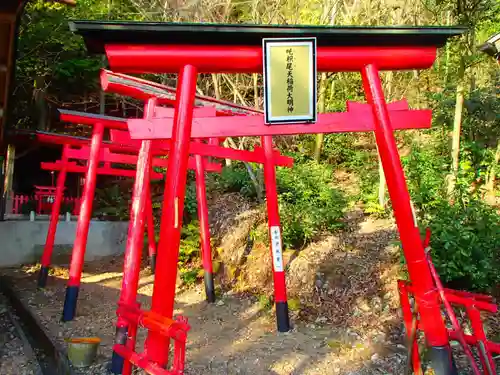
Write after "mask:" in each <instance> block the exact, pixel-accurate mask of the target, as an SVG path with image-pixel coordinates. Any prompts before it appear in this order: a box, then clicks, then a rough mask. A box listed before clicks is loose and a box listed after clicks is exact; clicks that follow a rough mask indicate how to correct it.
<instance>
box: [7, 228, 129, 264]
mask: <svg viewBox="0 0 500 375" xmlns="http://www.w3.org/2000/svg"><path fill="white" fill-rule="evenodd" d="M76 225H77V223H76V221H70V222H66V221H62V222H59V224H58V226H57V235H56V241H55V246H54V253H53V264H68V263H69V260H70V256H71V251H72V249H73V243H74V241H75V233H76ZM48 228H49V222H48V221H34V222H30V221H19V220H16V221H3V222H0V267H11V266H17V265H21V264H29V263H36V262H39V261H40V257H41V255H42V252H43V247H44V244H45V239H46V237H47V231H48ZM127 230H128V222H123V221H91V222H90V228H89V236H88V241H87V251H86V253H85V260H86V261H89V260H93V259H96V258H99V257H103V256H109V255H115V254H121V253H123V252H124V251H125V243H126V240H127Z"/></svg>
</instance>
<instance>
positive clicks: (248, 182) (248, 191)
mask: <svg viewBox="0 0 500 375" xmlns="http://www.w3.org/2000/svg"><path fill="white" fill-rule="evenodd" d="M216 188H217V189H220V190H221V191H223V192H226V193H230V192H237V193H241V194H242V195H244V196H245V197H247V198H255V197H256V196H257V192H256V191H255V186H254V184H253V183H252V179H251V178H250V175H249V174H248V171H247V169H246V167H245V165H244V164H243V163H233V164H232V165H231V166H227V167H225V168H224V169H223V170H222V173H221V174H220V176H217V177H216Z"/></svg>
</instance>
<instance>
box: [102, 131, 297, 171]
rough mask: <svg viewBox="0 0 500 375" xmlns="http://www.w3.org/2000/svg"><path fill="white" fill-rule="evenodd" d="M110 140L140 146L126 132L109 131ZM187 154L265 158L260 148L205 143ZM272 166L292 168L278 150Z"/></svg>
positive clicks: (194, 145)
mask: <svg viewBox="0 0 500 375" xmlns="http://www.w3.org/2000/svg"><path fill="white" fill-rule="evenodd" d="M110 134H111V139H112V140H113V141H114V142H116V143H121V144H133V145H136V144H140V142H141V141H140V140H138V139H131V138H130V134H129V133H128V132H124V131H120V130H114V129H112V130H111V131H110ZM167 142H168V143H167ZM163 144H164V145H165V148H167V145H168V148H170V147H169V145H170V140H166V142H165V143H163ZM189 152H190V153H191V154H195V155H201V156H213V157H216V158H221V159H231V160H239V161H246V162H247V163H260V164H262V163H264V161H265V156H264V151H263V149H262V148H261V147H259V146H255V147H254V149H253V151H248V150H236V149H234V148H228V147H222V146H219V145H218V144H216V143H214V142H209V143H208V144H207V143H198V142H191V143H190V145H189ZM273 162H274V164H276V165H278V166H281V167H289V168H291V167H292V166H293V158H291V157H289V156H284V155H281V153H280V151H279V150H274V161H273Z"/></svg>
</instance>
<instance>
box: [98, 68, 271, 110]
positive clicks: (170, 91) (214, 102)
mask: <svg viewBox="0 0 500 375" xmlns="http://www.w3.org/2000/svg"><path fill="white" fill-rule="evenodd" d="M101 87H102V89H103V90H104V91H106V92H112V93H115V94H119V95H124V96H130V97H132V98H135V99H138V100H141V101H146V100H148V99H149V98H151V97H156V98H157V99H158V100H159V102H160V103H162V102H163V103H167V104H170V105H172V106H174V105H175V91H176V89H175V88H173V87H169V86H165V85H161V84H159V83H156V82H152V81H147V80H145V79H141V78H137V77H133V76H129V75H126V74H121V73H115V72H112V71H110V70H105V69H103V70H101ZM195 105H196V106H199V107H205V106H214V107H215V108H216V110H217V115H218V116H221V115H222V116H232V115H242V114H251V113H261V111H259V110H257V109H254V108H251V107H244V106H240V105H238V104H235V103H231V102H226V101H223V100H218V99H215V98H211V97H208V96H202V95H196V97H195Z"/></svg>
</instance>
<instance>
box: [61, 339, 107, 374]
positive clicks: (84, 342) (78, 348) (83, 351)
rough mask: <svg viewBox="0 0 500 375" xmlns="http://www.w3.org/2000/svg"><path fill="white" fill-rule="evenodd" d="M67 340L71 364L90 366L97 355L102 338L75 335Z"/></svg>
mask: <svg viewBox="0 0 500 375" xmlns="http://www.w3.org/2000/svg"><path fill="white" fill-rule="evenodd" d="M66 342H67V343H68V358H69V360H70V361H71V364H72V365H73V366H75V367H88V366H90V365H91V364H92V363H93V362H94V360H95V358H96V356H97V349H98V348H99V344H100V343H101V339H100V338H99V337H75V338H70V339H66Z"/></svg>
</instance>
